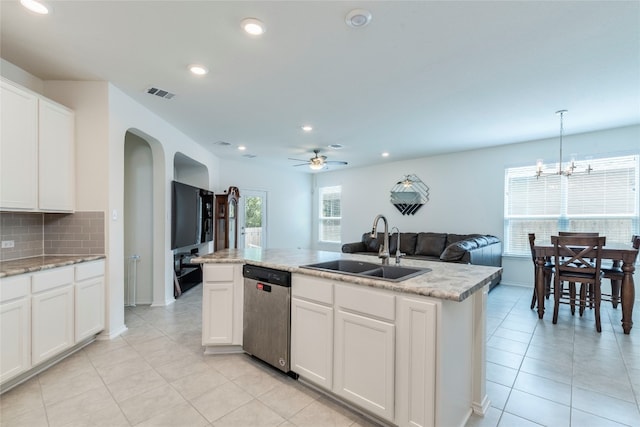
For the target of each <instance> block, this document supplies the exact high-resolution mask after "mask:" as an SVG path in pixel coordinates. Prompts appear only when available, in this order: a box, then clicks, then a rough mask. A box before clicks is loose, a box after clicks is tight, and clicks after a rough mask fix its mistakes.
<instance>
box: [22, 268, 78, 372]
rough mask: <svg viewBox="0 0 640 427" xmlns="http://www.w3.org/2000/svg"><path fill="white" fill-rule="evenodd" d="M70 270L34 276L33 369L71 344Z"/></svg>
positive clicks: (32, 304) (32, 312) (32, 301)
mask: <svg viewBox="0 0 640 427" xmlns="http://www.w3.org/2000/svg"><path fill="white" fill-rule="evenodd" d="M73 290H74V288H73V267H65V268H58V269H52V270H50V271H47V272H42V273H36V274H34V275H33V278H32V283H31V291H32V296H31V361H32V363H33V365H36V364H38V363H40V362H43V361H44V360H46V359H48V358H50V357H53V356H55V355H56V354H58V353H61V352H63V351H64V350H66V349H68V348H70V347H71V346H73V344H74V343H75V341H74V292H73Z"/></svg>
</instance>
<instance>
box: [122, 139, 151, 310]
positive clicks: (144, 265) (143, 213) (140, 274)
mask: <svg viewBox="0 0 640 427" xmlns="http://www.w3.org/2000/svg"><path fill="white" fill-rule="evenodd" d="M124 148H125V155H124V159H125V168H124V176H125V181H124V182H125V188H124V197H125V201H124V212H123V215H122V218H123V221H124V249H125V250H124V253H125V257H126V260H127V261H125V283H126V287H125V293H126V291H127V290H129V296H128V297H127V296H126V295H125V301H128V302H129V303H131V304H151V303H152V302H153V221H152V219H153V215H154V212H153V156H152V153H151V147H150V146H149V144H148V143H147V142H146V141H145V140H144V139H142V138H140V137H139V136H137V135H134V134H132V133H127V135H126V137H125V147H124ZM133 255H137V256H138V257H139V260H138V262H136V263H135V269H134V270H133V271H132V272H129V270H128V269H129V268H132V267H133V266H132V262H131V260H130V257H131V256H133ZM133 272H135V273H136V274H135V276H134V275H133ZM130 288H135V293H134V292H132V291H131V290H130ZM134 295H135V299H134ZM129 298H131V299H129Z"/></svg>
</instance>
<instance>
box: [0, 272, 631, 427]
mask: <svg viewBox="0 0 640 427" xmlns="http://www.w3.org/2000/svg"><path fill="white" fill-rule="evenodd" d="M201 293H202V289H201V287H200V286H198V287H195V288H193V289H192V290H190V291H188V292H187V293H185V294H184V295H183V296H182V297H181V298H179V299H178V300H177V301H176V303H175V304H173V305H171V306H168V307H155V308H151V307H148V306H138V307H131V308H127V309H126V310H125V315H126V324H127V326H128V327H129V330H128V331H127V332H126V334H124V335H122V336H121V337H119V338H117V339H114V340H112V341H97V342H95V343H93V344H91V345H90V346H88V347H86V348H85V349H83V350H81V351H79V352H78V353H76V354H74V355H73V356H71V357H69V358H67V359H65V360H64V361H62V362H61V363H59V364H57V365H55V366H54V367H52V368H50V369H49V370H47V371H46V372H44V373H42V374H40V375H38V376H37V377H35V378H33V379H31V380H29V381H28V382H26V383H24V384H22V385H20V386H18V387H16V388H15V389H13V390H11V391H9V392H7V393H5V394H3V395H2V396H1V397H0V411H1V412H0V426H2V427H10V426H28V427H34V426H107V427H117V426H171V427H174V426H180V427H182V426H216V427H217V426H242V427H249V426H251V427H253V426H300V427H303V426H318V427H324V426H354V427H355V426H372V425H373V424H371V422H370V421H368V420H366V419H364V418H363V417H361V416H359V415H358V414H356V413H354V412H352V411H350V410H348V409H346V408H344V407H343V406H341V405H338V404H336V403H334V402H333V401H331V400H329V399H327V398H326V397H324V396H322V395H320V394H318V393H316V392H314V391H311V390H309V389H308V388H306V387H304V386H303V385H301V384H299V383H298V382H297V381H294V380H292V379H290V378H288V377H286V376H284V375H282V374H280V372H278V371H275V370H272V369H270V368H267V367H265V366H263V365H262V364H261V363H258V362H256V361H254V360H253V359H251V358H250V357H247V356H245V355H227V356H204V355H203V354H202V347H201V346H200V324H201ZM530 298H531V291H530V290H528V289H524V288H518V287H512V286H505V285H501V286H499V287H497V288H496V289H495V290H494V291H492V292H491V293H490V294H489V299H488V313H489V316H488V320H487V332H488V334H487V338H488V343H487V344H488V347H487V393H488V394H489V398H490V399H491V407H490V409H489V411H488V413H487V414H486V416H485V417H477V416H473V417H472V418H471V420H469V422H468V423H467V426H468V427H472V426H473V427H475V426H536V425H548V426H621V425H628V426H639V425H640V411H639V406H638V401H640V338H639V337H640V335H639V334H640V332H639V331H638V330H637V328H638V327H636V329H634V330H633V331H632V333H631V334H630V335H623V334H622V331H621V328H620V326H619V317H620V310H619V309H618V310H613V309H611V308H610V307H608V306H606V308H605V309H604V310H603V315H602V319H603V331H602V333H601V334H597V333H596V332H595V325H594V321H593V313H591V312H587V313H586V314H585V316H584V317H583V318H580V317H578V316H576V317H572V316H571V315H570V314H569V310H568V307H561V308H563V309H565V310H562V313H561V317H560V320H559V322H558V324H557V325H552V324H551V320H550V318H545V319H544V320H543V321H538V319H537V317H536V314H535V312H534V311H532V310H529V303H530ZM637 306H640V305H637ZM549 317H550V316H549ZM444 427H448V426H444Z"/></svg>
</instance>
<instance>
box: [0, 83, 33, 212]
mask: <svg viewBox="0 0 640 427" xmlns="http://www.w3.org/2000/svg"><path fill="white" fill-rule="evenodd" d="M0 103H1V106H0V109H1V111H2V114H0V208H1V209H7V210H34V209H36V207H37V203H38V174H37V168H38V97H37V95H36V94H34V93H32V92H29V91H26V90H23V89H21V88H19V87H17V86H14V85H12V84H9V83H7V82H6V81H4V80H0Z"/></svg>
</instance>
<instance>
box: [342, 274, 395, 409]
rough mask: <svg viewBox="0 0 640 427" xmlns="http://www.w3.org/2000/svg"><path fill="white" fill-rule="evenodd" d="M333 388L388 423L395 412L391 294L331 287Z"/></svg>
mask: <svg viewBox="0 0 640 427" xmlns="http://www.w3.org/2000/svg"><path fill="white" fill-rule="evenodd" d="M335 298H336V301H335V306H336V313H335V349H334V352H335V353H334V386H333V391H334V393H336V394H337V395H339V396H341V397H342V398H344V399H345V400H348V401H350V402H353V403H355V404H356V405H358V406H360V407H361V408H363V409H366V410H368V411H370V412H371V413H373V414H375V415H377V416H379V417H381V418H383V419H386V420H389V421H393V420H394V416H395V366H396V365H395V325H394V319H395V297H394V296H393V295H390V294H387V293H382V292H375V291H372V290H368V289H358V288H355V287H350V286H346V285H341V286H337V287H336V295H335Z"/></svg>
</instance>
